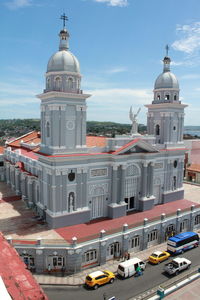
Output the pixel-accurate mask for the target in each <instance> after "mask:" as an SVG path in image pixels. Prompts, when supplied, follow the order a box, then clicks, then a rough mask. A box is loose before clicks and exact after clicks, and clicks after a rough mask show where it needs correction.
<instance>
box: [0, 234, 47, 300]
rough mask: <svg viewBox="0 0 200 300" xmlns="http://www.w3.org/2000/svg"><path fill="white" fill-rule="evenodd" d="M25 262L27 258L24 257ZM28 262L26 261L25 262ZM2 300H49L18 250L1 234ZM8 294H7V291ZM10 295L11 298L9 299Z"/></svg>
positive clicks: (0, 273) (0, 296) (0, 281)
mask: <svg viewBox="0 0 200 300" xmlns="http://www.w3.org/2000/svg"><path fill="white" fill-rule="evenodd" d="M23 259H24V261H25V256H24V257H23ZM25 262H26V261H25ZM0 287H1V289H0V299H2V300H4V299H14V300H18V299H19V300H20V299H37V300H48V298H47V296H46V295H45V293H44V292H43V290H42V288H41V287H40V285H39V284H38V283H37V282H36V280H35V278H34V277H33V275H32V274H31V273H30V271H29V270H27V263H26V264H25V263H24V262H23V261H22V260H21V259H20V257H19V255H18V253H17V252H16V250H15V249H14V248H13V247H12V246H11V245H10V244H9V243H8V242H7V241H6V239H5V238H4V237H3V235H2V234H1V233H0ZM5 289H6V290H7V293H6V290H5ZM9 295H10V297H9Z"/></svg>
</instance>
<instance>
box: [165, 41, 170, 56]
mask: <svg viewBox="0 0 200 300" xmlns="http://www.w3.org/2000/svg"><path fill="white" fill-rule="evenodd" d="M165 49H166V56H168V52H169V45H168V44H167V45H166V46H165Z"/></svg>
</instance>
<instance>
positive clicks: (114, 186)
mask: <svg viewBox="0 0 200 300" xmlns="http://www.w3.org/2000/svg"><path fill="white" fill-rule="evenodd" d="M117 170H118V166H117V165H113V169H112V203H117Z"/></svg>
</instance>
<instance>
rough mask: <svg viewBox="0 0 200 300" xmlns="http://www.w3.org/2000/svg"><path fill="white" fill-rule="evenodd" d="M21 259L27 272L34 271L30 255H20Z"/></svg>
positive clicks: (33, 262)
mask: <svg viewBox="0 0 200 300" xmlns="http://www.w3.org/2000/svg"><path fill="white" fill-rule="evenodd" d="M21 258H22V260H23V262H24V263H25V264H26V266H27V268H28V269H29V270H34V269H35V259H34V257H33V256H32V255H28V254H22V255H21Z"/></svg>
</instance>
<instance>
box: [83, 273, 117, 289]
mask: <svg viewBox="0 0 200 300" xmlns="http://www.w3.org/2000/svg"><path fill="white" fill-rule="evenodd" d="M114 280H115V274H114V273H113V272H111V271H108V270H105V271H95V272H92V273H90V274H88V275H87V276H86V278H85V284H86V286H88V287H90V288H93V289H95V290H96V289H98V287H99V286H101V285H103V284H106V283H113V282H114Z"/></svg>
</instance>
